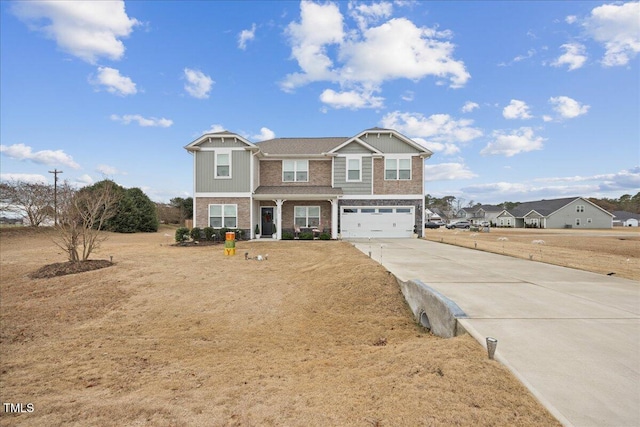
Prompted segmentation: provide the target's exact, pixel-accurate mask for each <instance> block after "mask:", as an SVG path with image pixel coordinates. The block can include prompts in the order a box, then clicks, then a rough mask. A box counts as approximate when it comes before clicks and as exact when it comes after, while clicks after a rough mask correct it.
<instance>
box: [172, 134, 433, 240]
mask: <svg viewBox="0 0 640 427" xmlns="http://www.w3.org/2000/svg"><path fill="white" fill-rule="evenodd" d="M185 149H186V150H187V151H188V152H189V153H191V154H192V155H193V170H194V172H193V177H194V178H193V179H194V197H193V199H194V226H196V227H201V228H202V227H207V226H211V227H214V228H222V227H227V228H235V229H241V230H244V232H245V233H246V235H247V236H251V238H256V237H257V234H261V235H262V236H271V235H274V236H275V237H276V238H278V239H280V238H282V234H283V233H285V232H286V233H297V232H299V231H305V230H309V231H313V232H316V233H318V232H326V233H329V234H330V235H331V237H332V238H338V237H410V236H412V235H413V233H414V232H415V233H418V234H422V225H421V224H422V218H423V203H424V177H423V173H424V160H425V159H427V158H429V157H430V156H431V154H432V153H431V151H429V150H427V149H426V148H424V147H423V146H421V145H420V144H418V143H416V142H415V141H412V140H411V139H409V138H407V137H406V136H404V135H401V134H400V133H398V132H397V131H395V130H392V129H382V128H372V129H367V130H364V131H362V132H360V133H358V134H357V135H355V136H352V137H324V138H276V139H271V140H267V141H263V142H260V143H255V144H254V143H252V142H250V141H248V140H247V139H245V138H244V137H242V136H240V135H237V134H235V133H232V132H228V131H223V132H215V133H206V134H204V135H202V136H200V137H199V138H197V139H196V140H195V141H193V142H191V143H190V144H188V145H187V146H186V147H185Z"/></svg>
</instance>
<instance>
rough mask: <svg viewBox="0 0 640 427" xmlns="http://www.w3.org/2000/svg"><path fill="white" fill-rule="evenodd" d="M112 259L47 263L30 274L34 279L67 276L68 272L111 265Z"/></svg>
mask: <svg viewBox="0 0 640 427" xmlns="http://www.w3.org/2000/svg"><path fill="white" fill-rule="evenodd" d="M112 265H113V263H112V262H111V261H107V260H103V259H96V260H86V261H78V262H71V261H67V262H57V263H55V264H49V265H45V266H44V267H42V268H39V269H38V270H36V271H34V272H33V273H31V274H30V275H29V277H30V278H32V279H47V278H50V277H57V276H66V275H67V274H77V273H84V272H85V271H92V270H98V269H100V268H105V267H111V266H112Z"/></svg>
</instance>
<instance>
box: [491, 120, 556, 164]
mask: <svg viewBox="0 0 640 427" xmlns="http://www.w3.org/2000/svg"><path fill="white" fill-rule="evenodd" d="M492 137H493V140H492V141H491V142H489V143H488V144H487V146H486V147H484V148H483V149H482V150H481V151H480V154H482V155H500V154H501V155H504V156H507V157H511V156H514V155H516V154H519V153H525V152H528V151H534V150H541V149H542V143H543V142H544V141H545V139H544V138H542V137H540V136H535V135H534V133H533V129H531V128H529V127H521V128H520V129H517V130H513V131H511V133H505V132H504V131H500V130H497V131H494V132H493V135H492Z"/></svg>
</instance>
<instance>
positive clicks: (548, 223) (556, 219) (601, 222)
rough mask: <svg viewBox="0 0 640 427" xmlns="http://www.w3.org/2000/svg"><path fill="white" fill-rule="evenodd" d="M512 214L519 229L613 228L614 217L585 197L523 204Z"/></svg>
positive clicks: (511, 212)
mask: <svg viewBox="0 0 640 427" xmlns="http://www.w3.org/2000/svg"><path fill="white" fill-rule="evenodd" d="M509 213H510V214H511V215H512V216H513V218H515V222H516V223H515V226H516V227H519V228H611V227H612V226H613V225H612V224H613V222H612V221H613V214H611V213H609V212H607V211H606V210H604V209H602V208H601V207H599V206H598V205H596V204H594V203H592V202H591V201H589V200H588V199H585V198H583V197H570V198H564V199H552V200H537V201H533V202H524V203H521V204H519V205H518V206H516V207H515V208H513V209H512V210H510V211H509Z"/></svg>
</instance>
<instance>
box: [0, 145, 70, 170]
mask: <svg viewBox="0 0 640 427" xmlns="http://www.w3.org/2000/svg"><path fill="white" fill-rule="evenodd" d="M0 152H1V153H3V154H4V155H5V156H7V157H9V158H11V159H16V160H30V161H32V162H34V163H39V164H43V165H51V166H68V167H70V168H72V169H80V165H79V164H77V163H76V162H75V161H74V160H73V157H71V156H70V155H68V154H66V153H65V152H64V151H62V150H55V151H54V150H42V151H36V152H33V149H32V148H31V147H29V146H28V145H24V144H13V145H9V146H7V145H0Z"/></svg>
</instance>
